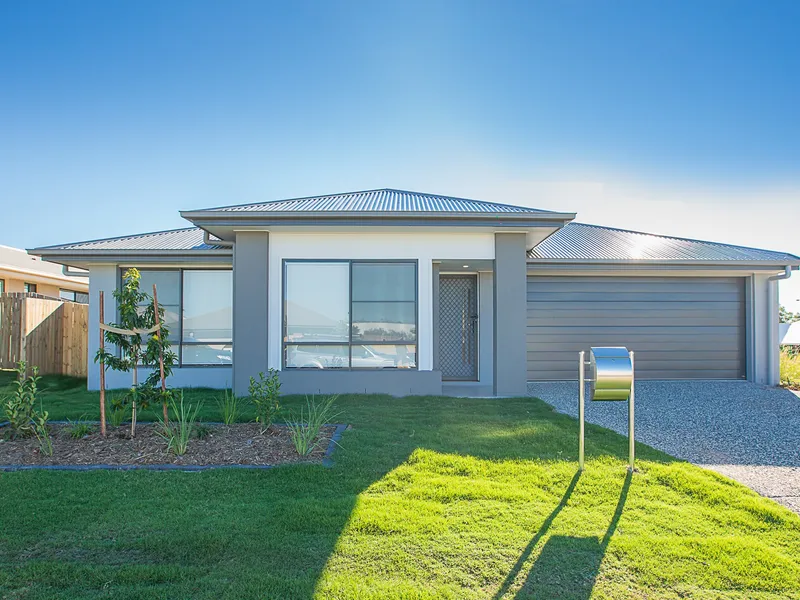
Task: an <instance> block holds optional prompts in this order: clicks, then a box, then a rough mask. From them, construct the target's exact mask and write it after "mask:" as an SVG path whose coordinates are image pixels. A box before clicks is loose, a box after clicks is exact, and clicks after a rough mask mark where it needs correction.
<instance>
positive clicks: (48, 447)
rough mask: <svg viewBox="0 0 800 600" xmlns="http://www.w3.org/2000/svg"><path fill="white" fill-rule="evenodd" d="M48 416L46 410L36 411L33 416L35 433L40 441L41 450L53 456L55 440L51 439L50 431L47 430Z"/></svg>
mask: <svg viewBox="0 0 800 600" xmlns="http://www.w3.org/2000/svg"><path fill="white" fill-rule="evenodd" d="M48 416H49V414H48V412H47V411H46V410H45V411H43V412H38V413H36V415H35V416H34V417H33V435H35V436H36V440H37V441H38V442H39V451H40V452H41V453H42V454H44V455H45V456H53V440H52V439H50V432H49V431H48V430H47V418H48Z"/></svg>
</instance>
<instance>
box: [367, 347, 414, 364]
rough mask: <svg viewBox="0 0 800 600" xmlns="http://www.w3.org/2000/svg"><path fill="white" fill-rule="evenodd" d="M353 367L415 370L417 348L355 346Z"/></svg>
mask: <svg viewBox="0 0 800 600" xmlns="http://www.w3.org/2000/svg"><path fill="white" fill-rule="evenodd" d="M351 356H352V363H351V364H352V366H353V368H357V369H386V368H398V367H403V368H414V367H416V366H417V347H416V346H386V345H362V346H353V347H352V351H351Z"/></svg>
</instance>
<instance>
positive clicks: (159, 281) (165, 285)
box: [139, 270, 181, 343]
mask: <svg viewBox="0 0 800 600" xmlns="http://www.w3.org/2000/svg"><path fill="white" fill-rule="evenodd" d="M139 273H140V275H141V278H140V279H139V291H140V292H144V293H145V294H147V296H148V298H149V300H147V302H142V303H140V304H139V307H140V310H144V306H145V304H150V303H152V301H153V298H152V297H153V284H155V286H156V293H157V294H158V305H159V307H161V308H163V309H164V324H165V325H166V326H167V327H168V328H169V338H168V339H169V341H170V342H175V343H177V342H179V341H180V339H181V327H180V314H181V310H180V300H181V272H180V271H178V270H174V271H150V270H144V271H140V272H139Z"/></svg>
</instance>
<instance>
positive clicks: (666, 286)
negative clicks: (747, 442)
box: [528, 276, 746, 380]
mask: <svg viewBox="0 0 800 600" xmlns="http://www.w3.org/2000/svg"><path fill="white" fill-rule="evenodd" d="M745 283H746V281H745V278H742V277H608V276H607V277H599V276H598V277H556V276H553V277H544V276H539V277H530V278H529V280H528V377H529V379H531V380H546V379H576V378H577V374H578V373H577V371H578V366H577V358H576V357H577V353H578V351H579V350H588V349H589V347H591V346H627V347H628V348H629V349H630V350H634V351H635V352H636V367H637V369H636V370H637V376H638V377H639V378H642V379H742V378H744V376H745V358H746V335H745V332H746V328H745V324H746V318H745V316H746V315H745V307H746V301H745V298H746V295H745Z"/></svg>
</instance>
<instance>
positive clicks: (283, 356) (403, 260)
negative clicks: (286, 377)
mask: <svg viewBox="0 0 800 600" xmlns="http://www.w3.org/2000/svg"><path fill="white" fill-rule="evenodd" d="M282 263H283V264H282V265H281V362H280V365H281V370H287V371H371V372H381V371H419V259H417V258H284V259H283V260H282ZM292 263H333V264H346V265H347V273H348V282H347V293H348V298H347V302H348V304H347V306H348V311H349V319H348V320H349V323H348V327H347V340H346V341H338V342H317V341H315V342H287V341H286V338H287V331H286V330H287V326H288V323H287V320H286V316H287V311H286V309H287V306H286V289H287V288H286V276H287V272H288V266H289V265H290V264H292ZM386 263H390V264H405V265H414V341H413V346H414V348H415V351H414V357H415V359H414V366H413V367H354V366H353V346H411V345H412V343H409V341H408V340H398V341H379V342H377V341H376V342H369V341H368V342H363V341H362V342H361V343H358V342H357V341H356V342H354V341H353V265H354V264H386ZM359 302H362V301H359ZM363 302H376V303H380V302H393V301H392V300H385V301H384V300H375V301H363ZM400 302H409V301H407V300H406V301H400ZM287 346H346V347H347V365H348V366H346V367H336V368H332V369H319V368H316V367H288V366H286V347H287Z"/></svg>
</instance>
